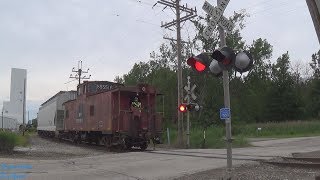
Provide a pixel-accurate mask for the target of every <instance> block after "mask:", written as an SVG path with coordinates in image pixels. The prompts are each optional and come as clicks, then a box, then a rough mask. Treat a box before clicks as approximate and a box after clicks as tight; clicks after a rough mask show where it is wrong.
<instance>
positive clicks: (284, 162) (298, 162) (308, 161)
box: [260, 157, 320, 168]
mask: <svg viewBox="0 0 320 180" xmlns="http://www.w3.org/2000/svg"><path fill="white" fill-rule="evenodd" d="M260 162H261V163H267V164H272V165H276V166H282V167H297V168H320V158H318V157H280V158H278V159H272V160H261V161H260Z"/></svg>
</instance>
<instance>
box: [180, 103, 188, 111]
mask: <svg viewBox="0 0 320 180" xmlns="http://www.w3.org/2000/svg"><path fill="white" fill-rule="evenodd" d="M179 111H180V112H186V111H187V106H186V105H185V104H180V106H179Z"/></svg>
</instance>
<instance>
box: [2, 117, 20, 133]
mask: <svg viewBox="0 0 320 180" xmlns="http://www.w3.org/2000/svg"><path fill="white" fill-rule="evenodd" d="M2 123H3V125H2ZM18 127H19V124H18V121H17V119H14V118H11V117H7V116H3V117H2V116H1V115H0V128H1V129H10V130H16V129H18Z"/></svg>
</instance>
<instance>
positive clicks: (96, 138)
mask: <svg viewBox="0 0 320 180" xmlns="http://www.w3.org/2000/svg"><path fill="white" fill-rule="evenodd" d="M159 96H162V94H159V93H158V92H157V90H156V89H155V88H154V87H153V86H151V85H148V84H138V85H136V86H124V85H123V84H118V83H113V82H109V81H84V82H83V83H82V84H79V85H78V86H77V91H60V92H59V93H57V94H56V95H54V96H53V97H51V98H50V99H48V100H47V101H46V102H44V103H43V104H42V105H41V107H40V108H39V112H38V127H37V131H38V134H39V136H45V137H52V138H53V137H56V138H59V139H66V140H70V141H73V142H75V143H81V142H86V143H95V144H99V145H104V146H106V147H107V148H112V147H117V148H121V149H131V148H133V147H140V148H141V149H142V150H145V149H146V148H147V146H148V144H149V142H150V141H153V143H156V144H157V143H161V138H160V137H161V134H162V117H163V113H162V112H157V99H158V97H159ZM158 102H160V101H158Z"/></svg>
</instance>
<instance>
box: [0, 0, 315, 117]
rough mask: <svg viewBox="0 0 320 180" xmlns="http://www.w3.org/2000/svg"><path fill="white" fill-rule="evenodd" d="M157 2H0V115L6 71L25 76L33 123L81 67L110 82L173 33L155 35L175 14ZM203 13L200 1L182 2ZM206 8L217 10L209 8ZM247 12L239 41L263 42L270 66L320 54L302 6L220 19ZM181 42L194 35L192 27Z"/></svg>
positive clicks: (264, 7)
mask: <svg viewBox="0 0 320 180" xmlns="http://www.w3.org/2000/svg"><path fill="white" fill-rule="evenodd" d="M155 2H156V1H155V0H141V1H138V0H28V1H24V0H0V22H1V23H0V84H1V86H0V87H1V88H0V107H2V101H3V100H9V91H10V71H11V68H25V69H27V70H28V89H27V99H28V107H27V110H30V111H31V112H32V113H31V118H32V117H34V116H35V114H36V111H37V109H38V108H39V104H41V103H42V102H44V101H45V100H46V99H47V98H49V97H51V96H52V95H54V94H55V93H57V92H58V91H60V90H71V89H74V87H75V86H76V83H75V82H73V83H68V84H65V83H66V82H68V81H69V79H68V77H69V75H70V73H71V69H72V67H76V66H77V61H78V60H82V61H83V66H84V67H85V68H87V67H89V68H90V73H91V75H92V80H108V81H112V80H113V79H114V77H115V76H117V75H123V74H124V73H127V72H128V71H129V70H130V69H131V67H132V65H133V64H134V63H135V62H139V61H147V60H148V58H149V53H150V52H152V51H153V50H157V49H158V47H159V45H160V44H161V43H163V42H165V41H166V40H164V39H163V38H162V36H163V35H164V34H168V35H171V36H173V37H174V35H175V34H174V32H171V31H167V30H163V29H162V28H160V24H161V21H164V22H165V21H167V22H168V21H171V20H172V19H173V18H174V16H175V15H174V14H173V12H172V11H171V10H170V9H169V8H167V9H165V10H164V11H162V9H163V6H161V5H157V6H155V7H154V8H153V9H152V5H153V4H154V3H155ZM182 2H183V3H188V6H195V7H197V10H198V14H204V11H203V10H202V5H203V3H204V1H203V0H183V1H182ZM208 2H209V3H211V4H213V5H214V4H215V3H216V2H215V1H213V0H209V1H208ZM241 9H246V11H247V12H248V13H249V14H250V17H249V18H247V23H246V28H245V29H244V30H243V31H242V35H243V37H244V38H245V40H246V41H247V42H248V43H251V42H252V41H253V40H254V39H257V38H265V39H267V40H268V42H269V43H271V44H272V45H273V49H274V53H273V59H276V58H277V57H279V56H280V55H281V54H282V53H284V52H286V51H289V53H290V56H291V60H292V61H295V62H297V61H301V62H304V63H307V62H308V61H309V60H310V57H311V55H312V54H313V53H314V52H316V51H318V50H319V49H320V46H319V42H318V40H317V37H316V33H315V30H314V26H313V24H312V20H311V17H310V13H309V11H308V8H307V5H306V2H305V0H256V1H252V0H241V1H239V0H237V1H233V0H231V1H230V3H229V5H228V7H227V9H226V12H225V16H230V15H232V14H233V12H234V11H239V10H241ZM182 33H183V36H184V37H186V36H187V34H188V33H189V34H191V35H192V34H193V27H192V24H191V23H189V22H187V23H185V24H184V26H183V31H182Z"/></svg>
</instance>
